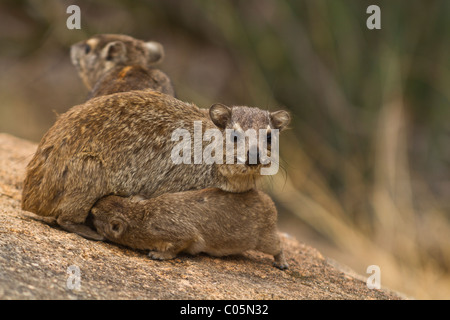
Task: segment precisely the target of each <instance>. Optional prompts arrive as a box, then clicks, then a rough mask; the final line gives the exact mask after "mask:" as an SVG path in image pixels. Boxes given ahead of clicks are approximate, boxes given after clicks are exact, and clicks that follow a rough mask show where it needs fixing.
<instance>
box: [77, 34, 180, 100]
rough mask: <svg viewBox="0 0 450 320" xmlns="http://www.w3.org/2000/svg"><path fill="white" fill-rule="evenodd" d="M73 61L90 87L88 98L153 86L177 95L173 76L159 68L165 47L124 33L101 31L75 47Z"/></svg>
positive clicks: (157, 89)
mask: <svg viewBox="0 0 450 320" xmlns="http://www.w3.org/2000/svg"><path fill="white" fill-rule="evenodd" d="M70 55H71V58H72V63H73V64H74V66H75V67H76V68H77V70H78V73H79V75H80V77H81V79H82V80H83V82H84V84H85V85H86V86H87V88H88V89H89V90H90V93H89V95H88V98H93V97H97V96H101V95H107V94H111V93H116V92H124V91H130V90H144V89H151V90H156V91H160V92H162V93H166V94H169V95H172V96H173V95H174V89H173V86H172V83H171V81H170V79H169V77H168V76H167V75H166V74H165V73H164V72H162V71H161V70H159V69H157V68H155V66H156V65H158V64H159V63H160V62H161V61H162V60H163V58H164V49H163V46H162V45H161V44H160V43H158V42H155V41H148V42H144V41H141V40H137V39H135V38H132V37H129V36H126V35H120V34H100V35H96V36H93V37H92V38H90V39H88V40H85V41H81V42H78V43H76V44H74V45H73V46H72V47H71V50H70Z"/></svg>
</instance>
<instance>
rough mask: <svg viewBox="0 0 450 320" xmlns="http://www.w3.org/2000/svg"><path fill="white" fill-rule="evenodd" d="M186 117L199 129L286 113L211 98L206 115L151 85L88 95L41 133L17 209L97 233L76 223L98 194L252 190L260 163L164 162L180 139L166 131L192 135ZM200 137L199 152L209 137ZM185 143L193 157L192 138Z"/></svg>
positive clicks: (271, 122)
mask: <svg viewBox="0 0 450 320" xmlns="http://www.w3.org/2000/svg"><path fill="white" fill-rule="evenodd" d="M194 121H200V122H201V125H202V129H203V131H202V132H205V130H207V129H211V128H215V129H219V130H220V131H222V132H223V131H225V130H226V128H233V127H234V126H236V125H240V127H242V128H243V129H244V130H246V128H247V126H249V125H250V126H252V128H254V129H259V128H264V129H266V128H267V127H270V128H275V129H280V130H281V129H283V128H284V127H286V125H287V124H288V122H289V114H288V113H287V112H286V111H276V112H268V111H263V110H260V109H258V108H248V107H233V108H229V107H227V106H224V105H220V104H216V105H213V106H212V107H211V108H210V111H209V117H208V116H207V115H206V114H205V113H204V112H202V111H200V109H199V108H198V107H196V106H195V105H193V104H188V103H185V102H182V101H180V100H177V99H175V98H174V97H171V96H169V95H165V94H162V93H159V92H156V91H130V92H123V93H116V94H111V95H106V96H100V97H97V98H94V99H90V100H88V101H87V102H85V103H84V104H81V105H78V106H75V107H73V108H71V109H70V110H69V111H68V112H66V113H64V114H62V115H61V116H59V118H58V119H57V121H56V123H55V124H54V125H53V126H52V127H51V128H50V129H49V130H48V132H47V133H46V134H45V135H44V137H43V138H42V140H41V142H40V144H39V146H38V149H37V151H36V153H35V155H34V156H33V158H32V159H31V161H30V163H29V164H28V167H27V172H26V178H25V181H24V188H23V194H22V209H23V210H27V211H30V212H33V213H36V214H38V215H41V216H51V217H55V218H57V220H56V221H57V223H58V224H59V225H60V226H62V227H63V228H64V229H66V230H68V231H70V232H75V233H78V234H80V235H82V236H84V237H86V238H91V239H101V237H99V235H98V234H97V233H95V232H94V231H93V230H92V229H90V228H88V227H87V226H86V225H84V224H83V223H84V222H85V220H86V217H87V215H88V213H89V210H90V209H91V208H92V206H93V205H94V203H95V202H96V201H97V200H98V199H100V198H101V197H104V196H106V195H119V196H124V197H126V196H133V195H141V196H143V197H144V198H150V197H156V196H158V195H161V194H164V193H167V192H179V191H187V190H197V189H203V188H208V187H216V188H219V189H222V190H225V191H230V192H245V191H248V190H250V189H253V188H254V187H255V182H256V180H257V179H258V178H259V177H260V169H261V167H262V165H261V164H256V165H250V164H248V165H247V164H236V162H234V164H226V163H225V161H224V163H223V164H219V163H213V164H206V163H205V162H204V161H203V162H202V163H201V164H183V163H181V164H176V163H174V162H173V161H172V158H171V153H172V150H173V148H174V146H175V145H177V144H179V143H180V142H179V141H172V139H171V137H172V134H173V132H174V131H175V130H176V129H182V128H184V129H186V130H187V131H188V132H189V133H190V136H191V137H194ZM223 136H224V137H223V139H225V135H223ZM202 140H203V139H202ZM202 140H201V141H200V142H199V143H201V144H202V148H203V149H202V150H204V149H205V146H207V145H208V144H209V143H210V142H208V141H202ZM194 142H195V141H194ZM197 143H198V141H197ZM223 145H225V143H224V144H223ZM190 146H191V148H192V149H191V151H192V152H191V154H192V157H194V153H195V152H194V143H192V144H191V145H190ZM224 155H225V153H224ZM192 163H193V162H192Z"/></svg>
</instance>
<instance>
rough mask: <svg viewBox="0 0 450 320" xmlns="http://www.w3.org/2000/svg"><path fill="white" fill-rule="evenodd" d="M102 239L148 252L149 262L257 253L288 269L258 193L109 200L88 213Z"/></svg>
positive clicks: (269, 210)
mask: <svg viewBox="0 0 450 320" xmlns="http://www.w3.org/2000/svg"><path fill="white" fill-rule="evenodd" d="M91 213H92V216H93V219H94V220H93V222H94V225H95V227H96V228H97V232H99V233H100V234H101V235H102V236H104V237H105V238H106V239H108V240H110V241H113V242H116V243H119V244H122V245H126V246H128V247H131V248H135V249H144V250H145V249H148V250H150V254H149V256H150V257H152V258H153V259H172V258H174V257H175V256H176V255H177V254H178V253H179V252H187V253H190V254H198V253H200V252H205V253H208V254H210V255H213V256H225V255H230V254H239V253H242V252H244V251H247V250H258V251H262V252H264V253H268V254H271V255H273V256H274V258H275V262H274V265H275V266H276V267H278V268H280V269H285V268H287V263H286V261H285V258H284V255H283V250H282V249H281V245H280V239H279V236H278V232H277V227H276V221H277V211H276V208H275V205H274V203H273V202H272V200H271V199H270V197H269V196H268V195H266V194H264V193H263V192H261V191H257V190H250V191H248V192H244V193H238V194H236V193H230V192H224V191H222V190H219V189H215V188H209V189H203V190H196V191H184V192H178V193H167V194H163V195H161V196H159V197H156V198H153V199H148V200H142V201H138V202H134V201H133V200H132V199H131V198H122V197H118V196H108V197H105V198H102V199H100V200H99V201H98V202H97V203H96V204H95V206H94V207H93V208H92V210H91Z"/></svg>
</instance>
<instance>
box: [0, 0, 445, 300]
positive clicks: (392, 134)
mask: <svg viewBox="0 0 450 320" xmlns="http://www.w3.org/2000/svg"><path fill="white" fill-rule="evenodd" d="M71 4H76V5H78V6H79V7H80V9H81V29H80V30H68V29H67V27H66V20H67V18H68V17H69V14H67V13H66V9H67V7H68V6H69V5H71ZM371 4H377V5H378V6H379V7H380V8H381V30H369V29H367V27H366V20H367V19H368V17H369V16H370V15H369V14H367V13H366V9H367V7H368V6H369V5H371ZM449 17H450V1H446V0H442V1H440V0H410V1H364V0H333V1H332V0H329V1H326V0H297V1H287V0H277V1H272V0H246V1H200V0H198V1H186V0H183V1H176V0H165V1H119V0H117V1H111V0H104V1H102V0H96V1H88V0H86V1H81V0H80V1H76V0H74V1H61V0H47V1H40V0H35V1H33V0H28V1H27V0H20V1H19V0H11V1H5V0H2V2H1V3H0V132H7V133H11V134H14V135H16V136H18V137H22V138H25V139H29V140H32V141H35V142H39V140H40V139H41V137H42V135H43V134H44V133H45V132H46V131H47V130H48V129H49V127H50V126H51V125H52V124H53V123H54V121H55V119H56V114H60V113H63V112H65V111H67V110H68V109H69V108H70V107H72V106H74V105H76V104H80V103H82V102H84V101H85V99H86V95H87V90H86V89H85V88H84V86H83V84H82V82H81V80H80V79H79V78H78V75H77V73H76V71H75V68H74V67H73V66H72V65H71V62H70V57H69V49H70V46H71V45H72V44H73V43H75V42H77V41H80V40H84V39H87V38H89V37H90V36H92V35H94V34H97V33H124V34H128V35H131V36H133V37H136V38H138V39H143V40H156V41H159V42H161V43H162V44H163V45H164V47H165V51H166V59H165V61H164V62H163V64H162V65H161V69H162V70H163V71H165V72H166V73H167V74H168V75H169V76H170V77H171V78H172V81H173V83H174V85H175V88H176V92H177V96H178V98H179V99H181V100H184V101H187V102H194V103H195V104H197V105H198V106H200V107H208V106H209V105H211V104H212V103H214V102H222V103H226V104H230V105H233V104H234V105H249V106H258V107H261V108H263V109H269V110H278V109H286V110H288V111H290V112H291V113H292V115H293V121H292V123H291V126H290V127H291V129H290V130H289V131H286V132H285V133H283V135H282V139H281V140H282V141H281V146H280V148H281V156H282V159H283V162H282V167H283V168H282V170H280V172H279V173H278V174H277V175H276V176H273V177H271V178H270V179H267V180H265V182H264V184H263V186H262V188H264V189H265V190H266V191H267V192H269V193H270V195H271V196H272V197H273V199H274V201H275V202H276V204H277V207H278V209H279V212H280V217H279V225H280V229H281V230H282V231H284V232H287V233H288V234H290V235H292V236H294V237H296V238H297V239H298V240H300V241H301V242H304V243H306V244H308V245H311V246H314V247H316V248H318V249H319V251H321V252H322V253H323V255H324V256H326V257H330V258H332V259H335V260H337V261H339V262H340V263H343V264H345V265H348V266H350V267H351V268H353V269H354V270H355V271H356V272H357V273H359V274H362V275H365V276H368V274H366V269H367V267H368V266H369V265H378V266H379V267H380V270H381V284H382V286H386V287H388V288H391V289H394V290H398V291H400V292H403V293H405V294H406V295H408V296H412V297H415V298H419V299H422V298H438V299H450V200H449V199H450V90H449V89H450V41H449V39H450V19H449Z"/></svg>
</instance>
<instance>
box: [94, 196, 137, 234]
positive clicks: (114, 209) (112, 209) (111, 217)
mask: <svg viewBox="0 0 450 320" xmlns="http://www.w3.org/2000/svg"><path fill="white" fill-rule="evenodd" d="M125 210H126V208H125V207H124V205H123V199H122V198H120V197H118V196H108V197H105V198H102V199H100V200H98V201H97V203H96V204H95V205H94V207H93V208H92V209H91V214H92V217H93V222H94V226H95V228H96V229H97V232H98V233H99V234H100V235H102V236H104V237H105V238H107V239H110V240H117V239H119V238H120V237H121V236H122V234H123V233H124V232H125V230H126V229H127V228H128V222H127V219H126V217H125V215H124V211H125Z"/></svg>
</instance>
